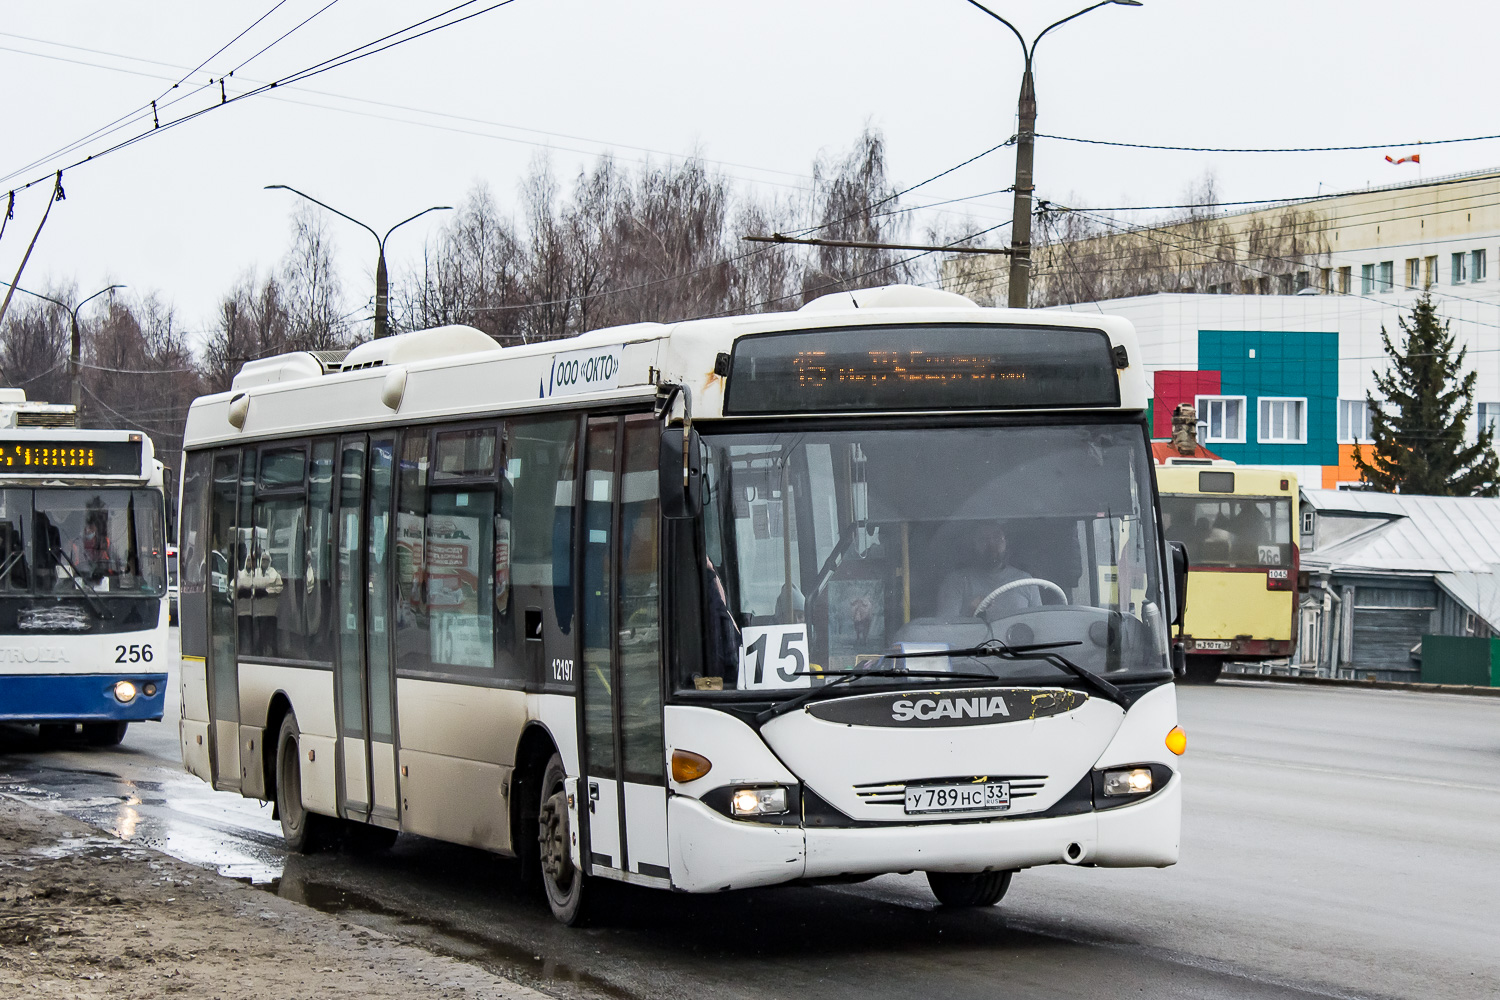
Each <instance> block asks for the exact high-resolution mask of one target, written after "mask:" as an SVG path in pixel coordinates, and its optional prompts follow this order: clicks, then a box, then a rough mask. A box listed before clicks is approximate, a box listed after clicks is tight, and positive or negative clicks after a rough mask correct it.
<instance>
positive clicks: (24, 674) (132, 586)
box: [0, 389, 168, 746]
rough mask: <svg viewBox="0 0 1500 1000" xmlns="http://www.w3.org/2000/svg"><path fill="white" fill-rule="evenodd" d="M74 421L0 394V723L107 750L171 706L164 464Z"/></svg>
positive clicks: (139, 437) (62, 410) (149, 452)
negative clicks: (73, 737)
mask: <svg viewBox="0 0 1500 1000" xmlns="http://www.w3.org/2000/svg"><path fill="white" fill-rule="evenodd" d="M74 420H75V417H74V410H73V407H71V406H65V405H54V404H43V403H35V402H27V401H26V397H25V393H24V392H23V391H22V390H19V389H5V390H0V722H9V723H23V724H35V725H37V726H39V727H40V730H41V734H42V736H43V737H44V738H45V739H48V740H56V739H58V738H61V737H65V736H68V735H70V734H73V733H76V732H78V731H79V729H80V728H81V729H82V733H83V736H84V738H85V739H86V740H87V741H88V742H89V743H93V744H95V745H103V746H107V745H110V744H115V743H119V742H120V740H122V739H124V737H125V731H126V728H127V727H128V726H129V725H130V723H131V722H138V721H146V720H153V721H159V720H160V719H161V716H162V708H163V705H164V703H165V700H166V686H167V684H166V681H167V662H166V658H167V656H168V651H167V602H166V593H167V579H166V522H165V520H164V507H163V503H162V500H163V493H162V464H161V463H160V462H158V461H157V460H156V458H155V457H154V453H153V449H152V446H151V439H150V438H149V437H147V436H146V435H144V434H139V433H135V432H133V431H114V430H78V429H76V428H74V427H72V426H71V425H72V424H73V423H74ZM55 423H65V424H66V425H67V426H46V424H55ZM39 424H40V425H39Z"/></svg>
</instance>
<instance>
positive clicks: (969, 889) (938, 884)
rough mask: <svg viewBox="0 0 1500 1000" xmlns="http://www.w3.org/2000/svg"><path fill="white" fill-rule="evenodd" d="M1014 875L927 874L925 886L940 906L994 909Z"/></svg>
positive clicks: (993, 873) (995, 873)
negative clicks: (986, 907)
mask: <svg viewBox="0 0 1500 1000" xmlns="http://www.w3.org/2000/svg"><path fill="white" fill-rule="evenodd" d="M1014 874H1015V872H928V873H927V885H928V886H929V887H931V889H932V894H933V895H934V896H936V897H937V901H938V902H939V903H941V904H943V905H944V906H994V905H995V904H996V903H998V902H1000V900H1001V899H1002V898H1003V897H1004V896H1005V891H1006V890H1007V889H1009V888H1010V877H1011V876H1012V875H1014Z"/></svg>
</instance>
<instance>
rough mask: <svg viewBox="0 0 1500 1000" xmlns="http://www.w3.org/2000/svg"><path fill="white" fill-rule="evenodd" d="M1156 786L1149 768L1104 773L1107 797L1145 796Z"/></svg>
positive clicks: (1133, 768)
mask: <svg viewBox="0 0 1500 1000" xmlns="http://www.w3.org/2000/svg"><path fill="white" fill-rule="evenodd" d="M1154 784H1155V782H1154V781H1153V780H1152V777H1151V769H1150V768H1149V767H1132V768H1129V769H1127V770H1121V771H1105V772H1104V794H1105V795H1145V794H1146V793H1147V792H1149V791H1151V789H1152V787H1153V786H1154Z"/></svg>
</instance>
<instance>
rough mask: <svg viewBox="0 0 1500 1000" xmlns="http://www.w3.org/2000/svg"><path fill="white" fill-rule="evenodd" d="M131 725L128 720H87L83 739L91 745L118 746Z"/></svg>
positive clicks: (84, 725)
mask: <svg viewBox="0 0 1500 1000" xmlns="http://www.w3.org/2000/svg"><path fill="white" fill-rule="evenodd" d="M129 727H130V723H128V722H85V723H84V724H83V739H84V742H85V743H87V744H88V745H89V746H91V747H112V746H118V745H119V744H120V741H121V740H123V739H124V738H125V730H126V729H128V728H129Z"/></svg>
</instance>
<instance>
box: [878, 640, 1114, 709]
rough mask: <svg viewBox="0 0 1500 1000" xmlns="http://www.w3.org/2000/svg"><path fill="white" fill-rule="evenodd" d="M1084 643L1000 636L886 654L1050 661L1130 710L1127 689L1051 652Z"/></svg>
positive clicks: (896, 655) (903, 657) (909, 656)
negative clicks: (1013, 641)
mask: <svg viewBox="0 0 1500 1000" xmlns="http://www.w3.org/2000/svg"><path fill="white" fill-rule="evenodd" d="M1081 645H1083V643H1082V642H1081V641H1080V640H1077V639H1072V640H1068V641H1066V642H1033V643H1028V644H1027V645H1024V646H1008V645H1006V644H1005V643H1003V642H1001V641H1000V640H999V639H991V640H990V641H989V642H982V643H980V644H979V645H977V646H971V647H970V648H968V649H939V650H923V651H921V652H912V653H886V654H885V655H886V657H887V658H889V659H893V660H894V659H898V658H899V659H908V660H909V659H913V658H916V657H922V656H998V657H999V658H1000V659H1002V660H1041V661H1042V662H1043V663H1050V664H1052V665H1053V666H1054V667H1057V668H1058V669H1059V670H1063V671H1066V672H1067V673H1070V674H1072V675H1073V676H1074V677H1077V678H1078V679H1079V680H1081V681H1083V682H1084V683H1085V684H1087V685H1088V686H1089V687H1091V688H1093V689H1094V690H1095V691H1097V692H1098V693H1099V694H1101V695H1103V696H1104V697H1106V698H1108V699H1109V700H1110V701H1112V702H1114V703H1115V704H1116V705H1119V706H1120V707H1121V708H1125V709H1128V708H1129V707H1130V699H1129V698H1128V697H1126V695H1125V692H1124V691H1121V690H1120V689H1119V688H1117V687H1115V686H1114V685H1113V684H1111V683H1110V682H1109V681H1107V680H1105V679H1104V678H1103V677H1100V676H1099V675H1098V674H1096V673H1094V672H1093V671H1092V670H1089V669H1088V668H1086V667H1080V666H1079V665H1078V664H1076V663H1074V662H1073V661H1072V660H1070V659H1068V658H1067V657H1066V656H1063V655H1062V654H1061V653H1053V652H1048V651H1049V650H1053V649H1061V648H1062V647H1064V646H1081Z"/></svg>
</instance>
